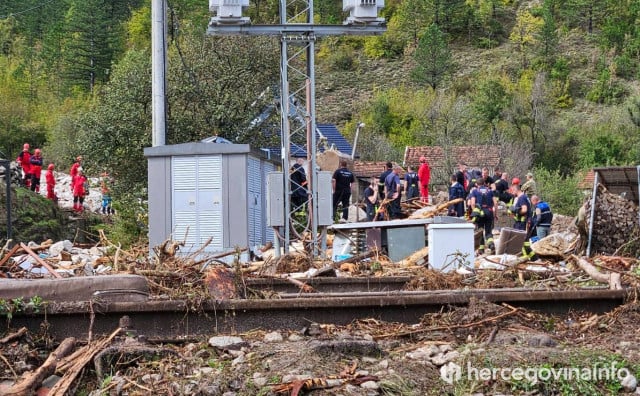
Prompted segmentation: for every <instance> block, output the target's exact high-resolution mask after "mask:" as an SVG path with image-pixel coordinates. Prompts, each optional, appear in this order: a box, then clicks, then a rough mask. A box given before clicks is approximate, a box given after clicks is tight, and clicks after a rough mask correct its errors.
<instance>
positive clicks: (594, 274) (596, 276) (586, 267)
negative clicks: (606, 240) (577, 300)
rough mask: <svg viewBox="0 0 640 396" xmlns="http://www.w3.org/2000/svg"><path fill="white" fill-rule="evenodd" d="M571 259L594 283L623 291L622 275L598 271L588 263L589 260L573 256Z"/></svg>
mask: <svg viewBox="0 0 640 396" xmlns="http://www.w3.org/2000/svg"><path fill="white" fill-rule="evenodd" d="M571 257H573V259H574V260H575V261H576V263H577V264H578V266H579V267H580V268H582V270H583V271H584V272H586V273H587V275H589V276H590V277H591V278H592V279H593V280H594V281H596V282H600V283H606V284H608V285H609V289H611V290H619V289H622V283H621V281H620V274H619V273H616V272H609V273H603V272H600V271H598V269H597V268H596V267H595V266H594V265H593V264H591V263H590V262H588V261H587V260H585V259H583V258H580V257H578V256H576V255H575V254H572V255H571Z"/></svg>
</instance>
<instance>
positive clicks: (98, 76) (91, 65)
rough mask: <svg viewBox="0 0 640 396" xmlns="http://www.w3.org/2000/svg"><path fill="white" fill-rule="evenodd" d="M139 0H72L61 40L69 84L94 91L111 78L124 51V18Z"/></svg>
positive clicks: (64, 69)
mask: <svg viewBox="0 0 640 396" xmlns="http://www.w3.org/2000/svg"><path fill="white" fill-rule="evenodd" d="M138 2H139V0H138V1H134V2H130V1H126V0H112V1H109V2H104V1H102V0H71V5H70V7H69V10H68V11H67V14H66V16H65V40H64V42H63V44H62V55H63V75H64V77H65V79H66V81H67V84H68V85H69V87H79V88H80V89H83V90H86V91H93V89H94V87H95V86H96V84H99V83H104V82H106V81H108V79H109V73H110V70H111V66H112V64H113V62H114V61H116V60H117V59H118V57H119V56H120V54H121V53H122V51H123V48H124V46H123V34H122V33H123V30H124V26H123V22H124V21H125V20H126V19H127V18H128V17H129V12H130V6H132V7H135V6H136V5H137V3H138Z"/></svg>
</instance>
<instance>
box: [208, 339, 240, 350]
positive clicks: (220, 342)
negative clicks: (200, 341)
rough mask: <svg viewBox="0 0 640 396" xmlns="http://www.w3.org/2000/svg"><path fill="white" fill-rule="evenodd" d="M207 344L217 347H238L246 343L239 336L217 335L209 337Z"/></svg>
mask: <svg viewBox="0 0 640 396" xmlns="http://www.w3.org/2000/svg"><path fill="white" fill-rule="evenodd" d="M209 345H211V346H212V347H214V348H218V349H236V350H238V349H240V348H242V347H243V346H247V343H246V342H245V341H244V340H243V339H242V338H240V337H233V336H217V337H211V338H209Z"/></svg>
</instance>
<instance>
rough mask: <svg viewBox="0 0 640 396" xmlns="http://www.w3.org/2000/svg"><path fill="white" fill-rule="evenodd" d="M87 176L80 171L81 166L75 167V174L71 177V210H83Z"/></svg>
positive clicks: (79, 211) (80, 211)
mask: <svg viewBox="0 0 640 396" xmlns="http://www.w3.org/2000/svg"><path fill="white" fill-rule="evenodd" d="M86 183H87V177H86V176H85V175H84V173H83V171H82V167H78V168H77V176H76V177H75V178H73V181H72V185H73V210H75V211H76V212H78V213H82V211H83V210H84V206H83V205H84V196H85V195H86V194H87V189H86Z"/></svg>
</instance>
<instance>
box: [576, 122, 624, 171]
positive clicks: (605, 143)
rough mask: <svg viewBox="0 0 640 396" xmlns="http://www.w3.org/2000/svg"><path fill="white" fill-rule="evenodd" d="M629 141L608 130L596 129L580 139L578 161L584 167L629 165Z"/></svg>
mask: <svg viewBox="0 0 640 396" xmlns="http://www.w3.org/2000/svg"><path fill="white" fill-rule="evenodd" d="M627 153H628V145H627V142H625V141H624V139H623V138H622V137H621V136H617V135H614V134H611V133H610V132H609V131H607V130H596V131H594V132H593V133H591V134H588V135H587V136H583V137H582V139H581V140H580V146H579V148H578V161H579V165H580V167H581V168H583V169H589V168H593V167H596V166H617V165H627V161H628V158H627V156H626V154H627Z"/></svg>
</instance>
